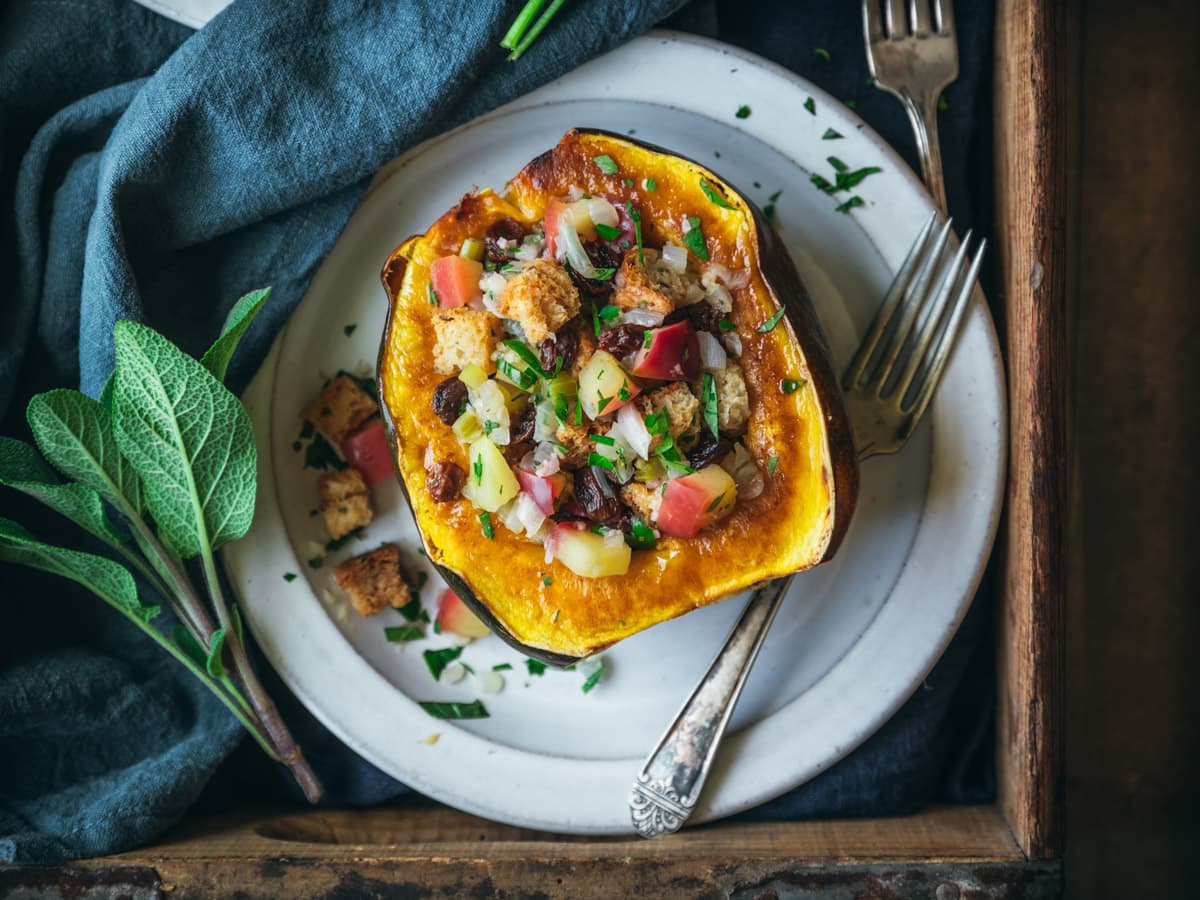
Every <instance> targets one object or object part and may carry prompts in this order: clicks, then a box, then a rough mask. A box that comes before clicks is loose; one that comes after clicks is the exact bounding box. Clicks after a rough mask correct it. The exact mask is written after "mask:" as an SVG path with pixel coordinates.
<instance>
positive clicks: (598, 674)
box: [580, 659, 604, 694]
mask: <svg viewBox="0 0 1200 900" xmlns="http://www.w3.org/2000/svg"><path fill="white" fill-rule="evenodd" d="M599 663H600V664H599V665H598V666H596V671H595V672H593V673H592V674H591V675H589V676H588V677H587V681H585V682H584V683H583V687H581V688H580V690H582V691H583V692H584V693H585V694H587V693H589V692H590V691H591V690H592V688H594V687H595V686H596V685H597V684H599V683H600V679H601V678H602V677H603V675H604V660H602V659H601V660H599Z"/></svg>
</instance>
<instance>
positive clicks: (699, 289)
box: [679, 281, 704, 306]
mask: <svg viewBox="0 0 1200 900" xmlns="http://www.w3.org/2000/svg"><path fill="white" fill-rule="evenodd" d="M703 299H704V287H703V285H701V284H700V282H698V281H692V282H689V283H688V286H687V290H686V291H685V292H684V295H683V299H681V300H680V301H679V305H680V306H691V305H692V304H693V303H699V302H700V301H701V300H703Z"/></svg>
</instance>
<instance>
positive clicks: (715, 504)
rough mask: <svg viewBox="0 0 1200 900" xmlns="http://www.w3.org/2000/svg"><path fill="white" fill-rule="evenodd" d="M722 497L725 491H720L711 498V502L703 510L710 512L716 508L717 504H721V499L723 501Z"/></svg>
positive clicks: (723, 497)
mask: <svg viewBox="0 0 1200 900" xmlns="http://www.w3.org/2000/svg"><path fill="white" fill-rule="evenodd" d="M724 499H725V491H721V493H720V494H718V495H717V496H716V498H715V499H714V500H713V502H712V503H710V504H708V509H706V510H704V511H705V512H712V511H713V510H714V509H716V508H717V507H718V506H720V505H721V503H722V501H724Z"/></svg>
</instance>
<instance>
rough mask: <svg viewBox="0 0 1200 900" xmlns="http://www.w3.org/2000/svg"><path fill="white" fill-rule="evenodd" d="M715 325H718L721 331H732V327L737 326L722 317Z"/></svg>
mask: <svg viewBox="0 0 1200 900" xmlns="http://www.w3.org/2000/svg"><path fill="white" fill-rule="evenodd" d="M717 325H718V326H720V328H721V330H722V331H733V329H735V328H737V325H735V324H734V323H733V322H731V321H729V319H722V320H721V321H720V322H718V323H717Z"/></svg>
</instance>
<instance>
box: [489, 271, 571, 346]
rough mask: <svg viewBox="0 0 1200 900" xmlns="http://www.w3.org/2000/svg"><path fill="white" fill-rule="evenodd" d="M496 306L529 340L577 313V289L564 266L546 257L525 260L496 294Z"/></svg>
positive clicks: (541, 337) (534, 341)
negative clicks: (522, 266) (520, 268)
mask: <svg viewBox="0 0 1200 900" xmlns="http://www.w3.org/2000/svg"><path fill="white" fill-rule="evenodd" d="M496 302H497V310H498V311H499V313H500V315H502V316H503V317H504V318H506V319H514V320H516V321H517V323H518V324H520V326H521V328H522V329H523V330H524V332H525V337H526V338H527V339H528V340H529V342H530V343H531V344H538V343H541V342H542V341H544V340H545V339H546V338H548V337H550V335H552V334H554V332H556V331H558V329H560V328H562V327H563V326H564V325H566V324H567V323H568V322H569V321H571V320H572V319H573V318H575V317H576V316H577V315H579V307H580V303H579V290H578V289H577V288H576V287H575V283H574V282H573V281H571V276H570V275H568V274H567V270H566V269H564V268H563V267H562V266H560V265H559V264H558V263H556V262H554V261H553V260H549V259H535V260H533V261H532V262H529V263H526V264H525V268H523V269H522V270H521V272H520V274H518V275H516V276H514V277H513V278H511V279H510V280H509V282H508V284H507V285H506V286H505V288H504V290H503V291H502V292H501V293H500V296H499V297H498V298H497V301H496Z"/></svg>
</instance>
